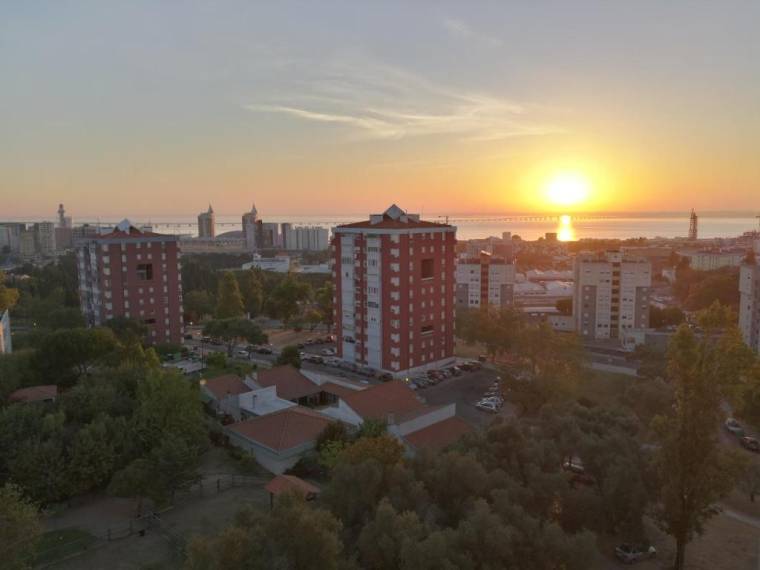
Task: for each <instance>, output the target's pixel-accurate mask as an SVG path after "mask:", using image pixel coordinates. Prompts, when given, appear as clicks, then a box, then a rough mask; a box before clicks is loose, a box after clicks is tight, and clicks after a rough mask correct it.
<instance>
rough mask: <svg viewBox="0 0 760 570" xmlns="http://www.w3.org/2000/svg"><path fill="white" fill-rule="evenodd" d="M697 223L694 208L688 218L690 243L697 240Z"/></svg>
mask: <svg viewBox="0 0 760 570" xmlns="http://www.w3.org/2000/svg"><path fill="white" fill-rule="evenodd" d="M698 223H699V218H698V217H697V213H696V212H695V211H694V208H692V209H691V216H689V240H690V241H696V239H697V228H698V226H697V224H698Z"/></svg>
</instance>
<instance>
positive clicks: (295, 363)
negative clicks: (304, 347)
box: [277, 345, 301, 368]
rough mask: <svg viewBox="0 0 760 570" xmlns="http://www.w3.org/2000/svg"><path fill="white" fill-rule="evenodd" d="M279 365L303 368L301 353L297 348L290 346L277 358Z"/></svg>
mask: <svg viewBox="0 0 760 570" xmlns="http://www.w3.org/2000/svg"><path fill="white" fill-rule="evenodd" d="M277 364H278V365H283V364H289V365H290V366H292V367H294V368H301V353H300V351H299V350H298V347H297V346H293V345H288V346H286V347H285V348H283V349H282V352H280V355H279V356H278V357H277Z"/></svg>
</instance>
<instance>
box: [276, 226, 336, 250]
mask: <svg viewBox="0 0 760 570" xmlns="http://www.w3.org/2000/svg"><path fill="white" fill-rule="evenodd" d="M280 227H281V229H282V234H281V235H282V247H283V248H284V249H287V250H290V251H324V250H326V249H327V248H328V247H330V243H329V236H330V233H329V232H328V230H327V228H322V227H319V226H297V227H293V225H292V224H288V223H283V224H281V226H280Z"/></svg>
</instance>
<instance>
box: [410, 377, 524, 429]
mask: <svg viewBox="0 0 760 570" xmlns="http://www.w3.org/2000/svg"><path fill="white" fill-rule="evenodd" d="M497 377H499V373H498V372H496V371H494V370H492V369H489V368H487V367H485V368H482V369H480V370H478V371H476V372H465V373H463V374H462V375H461V376H454V377H453V378H447V379H445V380H443V381H442V382H441V383H440V384H438V385H436V386H431V387H429V388H425V389H423V390H418V391H417V395H418V396H419V397H420V398H422V399H424V400H425V402H426V403H428V404H430V405H433V406H436V405H443V404H451V403H456V405H457V415H459V416H461V417H462V418H463V419H464V420H465V421H467V422H468V423H470V424H471V425H473V426H475V427H485V426H486V425H488V424H489V423H490V422H491V421H493V419H494V418H495V417H499V416H502V417H509V416H513V415H514V408H513V407H512V406H511V405H510V403H509V402H505V403H504V406H503V407H502V408H501V410H499V412H498V413H497V414H494V413H490V412H484V411H481V410H479V409H478V408H476V407H475V404H476V403H477V402H478V401H479V400H480V399H481V398H482V397H483V395H484V393H485V392H486V390H487V389H488V387H489V386H490V385H491V384H493V382H494V380H496V378H497Z"/></svg>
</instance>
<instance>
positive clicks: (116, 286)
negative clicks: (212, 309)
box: [76, 220, 183, 344]
mask: <svg viewBox="0 0 760 570" xmlns="http://www.w3.org/2000/svg"><path fill="white" fill-rule="evenodd" d="M76 252H77V268H78V274H79V299H80V305H81V308H82V313H83V314H84V316H85V319H86V320H87V323H88V325H90V326H99V325H102V324H104V323H105V322H106V321H107V320H109V319H112V318H114V317H127V318H132V319H137V320H139V321H141V322H142V323H144V324H145V325H146V326H147V328H148V337H147V340H148V341H149V342H151V343H165V342H169V343H173V344H180V343H181V342H182V333H183V322H182V318H183V316H182V283H181V279H180V259H179V258H180V250H179V241H178V238H177V237H175V236H170V235H163V234H156V233H152V232H142V231H140V230H138V229H137V228H135V227H134V226H132V225H131V224H130V223H129V221H128V220H124V221H122V222H121V223H120V224H119V225H118V226H116V227H115V228H114V230H113V231H112V232H110V233H107V234H104V235H101V236H95V237H89V238H84V239H81V240H79V241H77V243H76Z"/></svg>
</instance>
